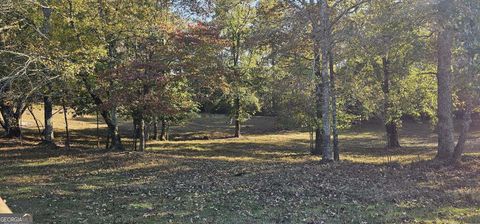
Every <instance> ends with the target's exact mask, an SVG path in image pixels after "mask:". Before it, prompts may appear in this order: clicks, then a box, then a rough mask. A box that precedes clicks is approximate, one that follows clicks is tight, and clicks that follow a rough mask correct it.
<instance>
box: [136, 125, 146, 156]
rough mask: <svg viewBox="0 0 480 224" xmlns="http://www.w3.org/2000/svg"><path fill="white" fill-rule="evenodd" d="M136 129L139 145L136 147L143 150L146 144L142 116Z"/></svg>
mask: <svg viewBox="0 0 480 224" xmlns="http://www.w3.org/2000/svg"><path fill="white" fill-rule="evenodd" d="M138 130H139V132H140V133H139V134H140V139H139V140H140V145H139V147H138V149H139V151H142V152H143V151H145V145H146V140H145V120H144V119H143V117H141V118H140V121H139V125H138Z"/></svg>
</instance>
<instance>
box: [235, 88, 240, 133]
mask: <svg viewBox="0 0 480 224" xmlns="http://www.w3.org/2000/svg"><path fill="white" fill-rule="evenodd" d="M234 137H235V138H239V137H240V97H238V96H237V97H236V98H235V135H234Z"/></svg>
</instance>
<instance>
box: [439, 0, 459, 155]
mask: <svg viewBox="0 0 480 224" xmlns="http://www.w3.org/2000/svg"><path fill="white" fill-rule="evenodd" d="M440 4H441V5H442V6H443V7H441V8H442V9H443V10H444V11H445V12H446V11H447V10H451V9H450V7H451V5H450V4H451V3H450V1H449V0H444V1H443V2H442V3H440ZM442 17H443V16H442ZM441 22H444V21H441ZM445 23H446V21H445ZM452 43H453V33H452V30H451V29H450V28H448V27H443V28H442V30H441V31H440V33H439V35H438V40H437V48H438V50H437V53H438V69H437V70H438V72H437V84H438V112H437V114H438V152H437V158H438V159H449V158H450V157H451V155H452V153H453V150H454V146H455V143H454V139H453V131H454V130H453V116H452V86H451V82H452V71H451V66H452Z"/></svg>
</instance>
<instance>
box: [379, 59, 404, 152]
mask: <svg viewBox="0 0 480 224" xmlns="http://www.w3.org/2000/svg"><path fill="white" fill-rule="evenodd" d="M382 65H383V85H382V90H383V98H384V99H383V100H384V101H383V117H384V124H385V131H386V134H387V135H386V138H387V145H386V147H387V148H399V147H400V142H399V141H398V125H397V121H396V120H394V118H392V117H391V116H390V110H391V106H392V105H391V102H390V61H389V60H388V57H387V56H384V57H382Z"/></svg>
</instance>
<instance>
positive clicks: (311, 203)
mask: <svg viewBox="0 0 480 224" xmlns="http://www.w3.org/2000/svg"><path fill="white" fill-rule="evenodd" d="M38 112H39V111H38ZM37 117H41V113H40V112H39V113H38V114H37ZM23 124H24V126H25V128H26V129H27V130H26V132H27V137H25V138H24V139H23V145H22V146H20V144H19V142H18V140H16V141H12V140H4V139H2V140H1V142H0V144H1V149H0V152H1V154H0V165H1V167H2V169H1V170H0V192H1V194H2V195H1V196H2V197H4V198H5V199H6V200H7V203H8V204H9V205H10V207H11V208H12V210H14V212H18V213H21V212H26V213H31V214H33V217H34V221H35V222H36V223H169V222H171V223H322V222H325V223H401V222H405V223H412V222H421V223H422V222H423V223H434V222H436V223H480V185H479V183H480V175H479V173H480V153H479V151H478V148H479V145H480V142H479V141H476V140H477V139H478V137H479V136H480V131H479V128H478V127H475V128H474V129H475V131H474V133H473V135H472V136H471V139H470V141H469V143H468V144H469V145H468V146H469V147H468V152H467V153H466V155H465V158H464V162H463V164H462V165H460V166H455V167H451V166H450V167H449V166H443V165H440V164H435V162H433V161H431V160H430V159H431V158H432V157H433V156H434V155H435V145H436V135H435V134H433V132H432V130H431V128H430V127H429V125H428V124H418V123H413V122H409V123H405V124H404V126H403V128H402V131H401V133H400V136H401V144H402V145H403V147H402V148H401V149H397V150H390V151H385V150H384V149H383V145H384V142H383V128H382V127H381V126H380V125H375V124H366V125H362V126H360V127H354V128H352V129H350V130H345V131H342V134H341V136H340V140H341V150H342V154H341V159H342V162H339V163H334V164H320V163H319V158H317V157H313V156H311V155H309V134H308V133H306V132H293V131H281V130H279V129H278V128H277V127H276V126H275V120H274V119H273V118H268V117H255V118H254V119H252V120H251V121H249V122H248V123H247V124H246V127H244V128H243V130H244V131H245V135H244V136H243V137H242V138H240V139H230V138H225V137H226V136H228V135H230V134H231V133H233V128H232V127H231V125H229V124H228V119H227V118H226V117H223V116H218V115H202V117H200V118H197V119H195V120H194V121H193V122H191V123H189V124H187V125H185V126H183V127H175V128H173V131H172V139H173V140H172V141H169V142H159V141H150V142H149V144H148V148H147V151H146V152H131V151H127V152H105V151H103V150H98V149H95V147H96V144H97V143H96V137H95V133H96V122H95V117H77V118H72V119H70V128H71V129H72V141H73V142H72V148H73V149H74V150H71V151H65V150H63V149H62V148H61V147H59V148H57V149H53V148H45V147H42V146H38V145H37V142H38V137H37V136H36V135H34V134H36V127H35V124H34V122H33V120H32V119H31V115H30V114H28V113H27V114H26V115H25V116H24V120H23ZM130 126H131V124H130V123H127V122H126V123H125V124H124V125H122V132H123V134H129V132H130V131H129V130H128V128H130ZM63 127H64V123H63V120H62V115H61V114H56V115H55V128H57V129H56V132H57V133H56V134H57V139H56V141H57V142H58V144H59V145H61V143H62V141H63V139H64V133H63V130H64V129H62V128H63ZM100 128H102V129H103V128H105V127H104V126H103V125H101V127H100ZM100 133H105V132H104V131H101V132H100ZM81 136H89V137H88V138H85V137H81ZM205 136H208V137H205ZM192 139H198V140H192ZM124 143H125V144H126V146H128V147H129V148H131V147H130V146H131V144H132V143H131V140H129V141H126V140H124ZM101 146H102V147H104V143H103V136H102V143H101Z"/></svg>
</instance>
